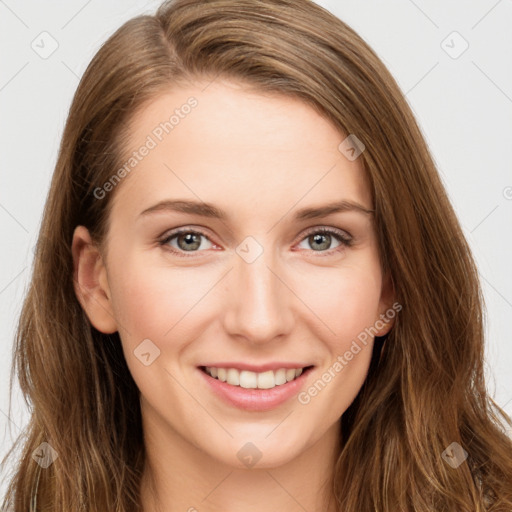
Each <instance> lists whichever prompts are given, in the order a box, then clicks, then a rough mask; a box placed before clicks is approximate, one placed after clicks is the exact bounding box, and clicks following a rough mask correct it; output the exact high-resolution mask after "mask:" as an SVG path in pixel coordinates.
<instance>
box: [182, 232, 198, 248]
mask: <svg viewBox="0 0 512 512" xmlns="http://www.w3.org/2000/svg"><path fill="white" fill-rule="evenodd" d="M180 239H183V240H184V241H185V249H187V248H192V249H197V248H198V247H199V246H200V245H201V241H200V240H199V237H198V236H197V235H196V234H194V233H186V234H185V235H183V237H180ZM180 245H181V244H180Z"/></svg>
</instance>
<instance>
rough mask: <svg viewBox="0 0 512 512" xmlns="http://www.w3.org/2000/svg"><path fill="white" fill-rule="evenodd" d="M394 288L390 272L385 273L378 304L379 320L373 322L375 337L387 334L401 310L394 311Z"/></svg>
mask: <svg viewBox="0 0 512 512" xmlns="http://www.w3.org/2000/svg"><path fill="white" fill-rule="evenodd" d="M394 304H395V287H394V284H393V278H392V276H391V272H389V271H388V272H387V273H386V274H385V275H384V276H383V278H382V290H381V295H380V302H379V318H378V319H377V320H376V322H375V326H376V328H377V329H378V333H377V334H376V336H384V335H386V334H388V332H389V331H390V330H391V328H392V327H393V325H394V324H395V317H396V315H397V312H398V311H399V310H400V309H402V308H400V309H398V311H397V309H395V307H394Z"/></svg>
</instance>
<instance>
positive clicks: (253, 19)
mask: <svg viewBox="0 0 512 512" xmlns="http://www.w3.org/2000/svg"><path fill="white" fill-rule="evenodd" d="M217 76H221V77H223V78H229V79H234V80H238V81H242V82H244V83H246V84H248V85H251V86H252V87H254V88H255V89H256V90H259V91H262V92H265V91H271V92H277V93H282V94H284V95H288V96H294V97H296V98H299V99H300V100H302V101H304V102H307V103H308V104H309V105H310V106H312V107H313V108H315V109H316V110H317V111H318V112H319V113H320V114H321V115H323V116H325V117H326V118H328V119H329V120H330V121H331V122H332V123H333V125H334V126H335V127H336V128H337V129H339V130H340V133H341V134H356V136H357V138H358V139H359V140H361V141H362V142H363V143H364V145H365V147H366V149H365V151H364V152H363V153H362V154H361V156H360V158H361V159H362V162H363V165H364V169H365V172H366V173H367V174H368V177H369V182H370V184H371V187H372V194H373V200H374V209H375V221H376V227H377V231H378V237H379V244H380V253H381V255H382V265H383V268H385V269H387V270H389V271H390V273H391V275H392V279H393V283H394V289H395V292H396V300H397V301H398V302H399V303H400V304H401V306H402V310H401V311H400V313H399V315H398V316H397V318H396V322H395V324H394V327H393V329H392V330H391V332H390V333H389V334H388V336H387V338H386V339H385V345H384V349H383V351H382V354H381V357H380V361H379V363H378V365H372V367H371V371H370V372H369V375H368V378H367V380H366V382H365V384H364V385H363V387H362V389H361V391H360V393H359V395H358V397H357V398H356V400H355V401H354V402H353V404H352V405H351V406H350V408H349V409H348V410H347V411H346V413H345V414H344V415H343V417H342V427H343V436H342V438H343V443H342V448H341V453H340V454H339V456H338V460H337V464H336V469H335V474H334V492H335V496H336V500H337V504H338V509H339V510H340V511H342V510H343V511H345V512H347V511H350V512H374V511H379V512H396V511H397V510H400V511H415V512H427V511H428V512H431V511H433V510H436V511H448V510H449V511H467V512H475V511H484V510H492V511H505V510H507V511H508V512H510V510H511V509H512V442H511V440H510V439H509V438H508V437H507V435H506V432H505V425H507V424H508V425H510V426H512V423H511V422H510V419H509V418H508V417H507V416H506V415H505V414H504V412H503V411H502V410H501V409H500V408H499V407H498V406H497V404H496V403H495V402H494V401H493V400H492V399H491V397H490V396H488V394H487V392H486V387H485V382H484V371H483V361H484V329H483V323H484V317H483V299H482V293H481V288H480V284H479V280H478V274H477V270H476V268H475V263H474V261H473V258H472V256H471V253H470V249H469V247H468V244H467V242H466V240H465V238H464V236H463V233H462V230H461V228H460V225H459V223H458V221H457V219H456V217H455V215H454V211H453V209H452V207H451V205H450V203H449V200H448V198H447V194H446V192H445V190H444V188H443V185H442V183H441V181H440V178H439V176H438V173H437V170H436V167H435V164H434V162H433V159H432V157H431V155H430V153H429V150H428V148H427V146H426V143H425V141H424V139H423V137H422V134H421V132H420V129H419V128H418V125H417V123H416V121H415V119H414V117H413V114H412V112H411V110H410V108H409V106H408V105H407V102H406V101H405V99H404V96H403V94H402V92H401V91H400V89H399V87H398V86H397V84H396V82H395V81H394V79H393V78H392V76H391V75H390V73H389V72H388V71H387V69H386V68H385V66H384V65H383V63H382V62H381V61H380V60H379V58H378V57H377V56H376V54H375V53H374V52H373V51H372V50H371V49H370V48H369V47H368V45H367V44H366V43H365V42H364V41H363V40H362V39H361V37H359V36H358V35H357V34H356V33H355V32H354V31H353V30H352V29H351V28H350V27H348V26H347V25H346V24H345V23H343V22H342V21H341V20H339V19H338V18H336V17H335V16H333V15H332V14H330V13H329V12H328V11H326V10H324V9H322V8H321V7H320V6H318V5H316V4H314V3H313V2H311V1H309V0H175V1H170V2H166V3H164V4H162V6H161V7H160V8H159V9H158V11H157V13H156V14H155V15H154V16H149V15H144V16H138V17H136V18H134V19H132V20H130V21H128V22H127V23H125V24H124V25H123V26H122V27H121V28H119V29H118V30H117V31H116V32H115V33H114V34H113V35H112V36H111V37H110V38H109V39H108V41H107V42H106V43H105V44H104V45H103V46H102V47H101V49H100V50H99V51H98V53H97V54H96V55H95V57H94V58H93V60H92V62H91V63H90V65H89V67H88V68H87V70H86V72H85V74H84V76H83V77H82V79H81V81H80V84H79V86H78V89H77V91H76V94H75V96H74V99H73V102H72V105H71V109H70V112H69V117H68V119H67V122H66V126H65V130H64V135H63V138H62V142H61V146H60V151H59V156H58V160H57V164H56V168H55V172H54V174H53V179H52V183H51V188H50V191H49V195H48V197H47V201H46V205H45V209H44V214H43V219H42V224H41V230H40V235H39V241H38V248H37V252H36V254H35V259H34V264H33V265H34V266H33V272H32V279H31V283H30V288H29V290H28V293H27V295H26V298H25V301H24V305H23V309H22V313H21V315H20V318H19V323H18V327H17V334H16V339H15V352H14V360H13V372H12V373H11V392H12V382H13V376H14V374H15V372H16V373H17V375H18V378H19V382H20V386H21V389H22V392H23V394H24V396H25V399H26V400H27V402H28V403H29V404H30V407H31V418H30V422H29V424H28V426H27V428H26V435H25V436H20V437H19V438H18V440H17V443H16V444H18V443H21V441H23V444H22V450H21V455H20V456H19V460H17V465H16V471H15V473H14V475H13V476H12V479H11V481H10V486H9V489H8V493H7V496H6V497H5V502H4V510H6V511H8V510H9V511H11V510H12V511H13V512H27V510H38V511H42V510H45V511H52V512H54V511H55V512H56V511H62V510H66V511H67V512H78V511H81V510H87V511H96V512H105V511H112V512H113V511H116V512H129V511H137V510H141V504H140V502H139V501H140V500H139V491H140V479H141V475H142V470H143V465H144V460H145V451H144V443H143V436H142V427H141V417H140V407H139V392H138V389H137V387H136V385H135V382H134V381H133V379H132V377H131V375H130V372H129V370H128V367H127V365H126V362H125V360H124V356H123V352H122V350H121V343H120V338H119V335H118V333H114V334H111V335H106V334H103V333H100V332H99V331H97V330H95V329H94V328H93V327H92V326H91V324H90V322H89V321H88V319H87V317H86V315H85V313H84V311H83V310H82V308H81V306H80V303H79V302H78V300H77V297H76V295H75V291H74V286H73V261H72V254H71V241H72V236H73V231H74V229H75V227H76V226H78V225H84V226H86V227H87V228H88V229H89V231H90V232H91V234H92V236H93V238H94V240H95V241H97V242H98V243H99V244H101V242H102V241H104V239H105V234H106V232H107V229H108V219H109V211H110V210H109V209H110V206H111V203H112V196H113V195H114V194H115V191H112V192H110V193H108V194H106V195H105V197H104V198H101V199H98V198H97V194H96V195H95V193H94V191H95V190H97V189H98V187H100V188H101V187H102V186H103V184H105V183H106V182H107V181H108V180H109V179H110V178H111V177H112V176H113V174H114V173H115V171H116V170H117V169H119V168H121V167H122V165H123V161H125V159H124V158H123V156H124V155H125V153H126V151H127V150H128V146H129V144H128V142H127V141H129V133H127V129H126V127H127V125H128V121H129V120H130V119H131V116H133V114H134V112H136V110H137V109H139V108H141V107H142V106H143V105H145V104H147V103H148V102H149V101H151V100H152V99H154V98H155V97H157V96H158V95H159V94H161V93H163V92H164V91H166V90H169V88H170V87H172V86H174V85H175V84H178V83H180V82H182V81H183V82H184V83H185V82H188V81H190V82H192V81H193V80H194V79H196V78H205V77H206V78H207V79H210V80H214V79H215V78H216V77H217ZM199 108H200V107H199ZM340 141H341V139H340ZM120 186H122V184H121V185H120ZM44 442H46V443H48V445H49V446H50V447H51V448H52V449H53V450H55V452H56V453H57V454H58V457H57V458H56V459H54V460H53V463H52V464H50V465H49V466H48V467H47V468H45V469H42V467H41V465H40V464H37V463H36V462H35V461H34V459H33V457H32V455H33V454H34V452H35V451H36V452H37V450H40V449H41V444H42V443H44ZM453 443H457V445H454V444H453ZM16 444H15V446H14V447H13V448H12V450H11V452H12V451H13V450H14V448H15V447H16ZM450 446H451V447H452V448H451V450H452V455H453V449H454V448H453V447H454V446H455V447H457V449H459V450H461V449H463V450H465V452H466V453H467V459H466V460H465V461H464V462H463V463H461V464H460V465H458V467H457V468H455V467H452V466H450V465H449V464H448V463H447V462H446V457H443V453H446V449H447V448H448V449H450V448H449V447H450ZM459 446H460V448H458V447H459ZM11 452H9V454H8V455H7V457H9V455H11ZM460 453H463V452H460ZM7 457H6V458H7ZM4 463H5V459H4ZM31 507H32V508H31Z"/></svg>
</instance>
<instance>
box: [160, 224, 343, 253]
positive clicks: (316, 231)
mask: <svg viewBox="0 0 512 512" xmlns="http://www.w3.org/2000/svg"><path fill="white" fill-rule="evenodd" d="M183 233H193V234H195V235H202V236H204V237H205V238H207V239H208V240H209V237H208V235H207V234H206V233H203V232H202V231H200V230H197V229H189V228H179V229H177V230H175V231H172V232H171V233H169V234H168V235H167V236H166V237H165V238H164V239H163V240H160V241H159V245H160V246H163V247H166V250H169V251H170V252H172V253H173V254H175V255H176V256H179V257H183V258H193V257H194V256H193V254H194V253H195V252H196V253H197V252H201V251H191V254H186V252H184V251H181V250H180V251H178V250H176V249H174V248H171V247H170V246H168V245H167V244H168V243H169V242H170V241H171V240H172V239H173V238H175V237H177V236H179V235H181V234H183ZM316 234H321V235H324V234H326V235H333V236H334V237H335V238H336V239H337V240H338V241H339V242H340V245H339V247H336V248H335V249H330V250H327V251H313V252H319V253H320V256H326V255H332V254H334V253H337V252H340V251H342V250H343V249H345V248H346V247H351V246H352V244H353V240H352V238H350V237H347V236H346V235H345V234H344V232H343V231H341V230H339V229H335V228H327V227H325V228H312V229H311V230H309V231H307V232H306V233H305V234H304V236H303V237H302V238H301V239H300V242H302V241H303V240H304V239H306V238H308V237H310V236H311V235H316Z"/></svg>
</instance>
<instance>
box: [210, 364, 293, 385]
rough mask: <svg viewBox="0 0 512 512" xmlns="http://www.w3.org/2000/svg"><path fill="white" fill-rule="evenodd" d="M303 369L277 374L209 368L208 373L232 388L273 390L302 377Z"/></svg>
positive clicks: (283, 371)
mask: <svg viewBox="0 0 512 512" xmlns="http://www.w3.org/2000/svg"><path fill="white" fill-rule="evenodd" d="M302 370H303V369H302V368H279V370H276V371H275V372H274V371H272V370H269V371H266V372H262V373H256V372H250V371H247V370H237V369H236V368H215V367H214V366H207V367H206V373H207V374H208V375H210V376H212V377H213V378H217V379H219V380H220V381H222V382H227V383H228V384H231V385H232V386H240V387H242V388H246V389H272V388H274V387H276V386H281V385H283V384H286V383H287V382H290V381H292V380H294V379H296V378H297V377H300V375H302Z"/></svg>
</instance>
